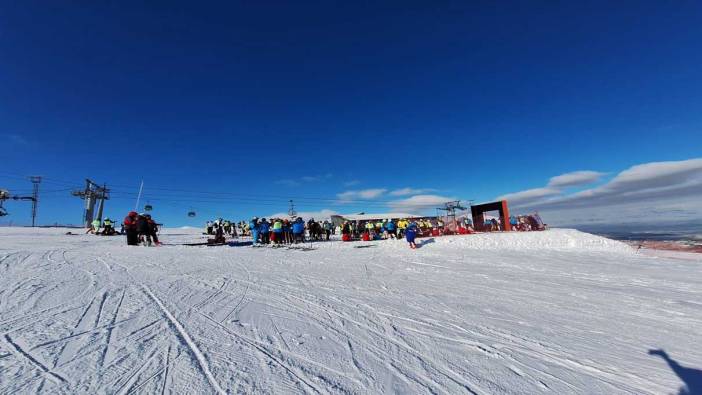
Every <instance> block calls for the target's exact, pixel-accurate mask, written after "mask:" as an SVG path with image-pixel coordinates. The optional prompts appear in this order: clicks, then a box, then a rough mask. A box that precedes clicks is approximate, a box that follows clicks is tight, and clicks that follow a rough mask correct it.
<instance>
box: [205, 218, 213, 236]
mask: <svg viewBox="0 0 702 395" xmlns="http://www.w3.org/2000/svg"><path fill="white" fill-rule="evenodd" d="M205 234H206V235H211V234H212V221H207V224H206V225H205Z"/></svg>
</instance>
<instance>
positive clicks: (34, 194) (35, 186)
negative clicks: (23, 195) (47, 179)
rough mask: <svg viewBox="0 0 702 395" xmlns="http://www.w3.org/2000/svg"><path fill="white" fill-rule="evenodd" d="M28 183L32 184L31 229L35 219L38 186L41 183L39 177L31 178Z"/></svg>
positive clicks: (37, 203)
mask: <svg viewBox="0 0 702 395" xmlns="http://www.w3.org/2000/svg"><path fill="white" fill-rule="evenodd" d="M29 181H31V182H32V184H33V185H32V228H33V227H34V225H35V222H36V219H37V206H38V205H39V184H40V183H41V177H40V176H31V177H29Z"/></svg>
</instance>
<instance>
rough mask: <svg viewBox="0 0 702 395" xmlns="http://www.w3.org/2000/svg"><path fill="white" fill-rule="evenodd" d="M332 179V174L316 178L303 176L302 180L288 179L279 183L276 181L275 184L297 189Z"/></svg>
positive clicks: (316, 176)
mask: <svg viewBox="0 0 702 395" xmlns="http://www.w3.org/2000/svg"><path fill="white" fill-rule="evenodd" d="M332 177H333V175H332V174H331V173H326V174H320V175H315V176H302V177H300V178H286V179H283V180H277V181H275V183H276V184H278V185H285V186H289V187H297V186H300V185H302V184H303V183H310V182H320V181H324V180H328V179H330V178H332Z"/></svg>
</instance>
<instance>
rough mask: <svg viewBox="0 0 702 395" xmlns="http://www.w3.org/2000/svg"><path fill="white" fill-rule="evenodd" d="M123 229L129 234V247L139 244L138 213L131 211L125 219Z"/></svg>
mask: <svg viewBox="0 0 702 395" xmlns="http://www.w3.org/2000/svg"><path fill="white" fill-rule="evenodd" d="M123 227H124V231H125V233H127V245H130V246H135V245H138V244H139V236H138V233H137V213H136V212H135V211H130V212H129V214H127V216H126V217H125V218H124V222H123Z"/></svg>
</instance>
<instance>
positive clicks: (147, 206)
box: [144, 204, 154, 211]
mask: <svg viewBox="0 0 702 395" xmlns="http://www.w3.org/2000/svg"><path fill="white" fill-rule="evenodd" d="M153 209H154V207H153V206H152V205H150V204H146V205H145V206H144V211H151V210H153Z"/></svg>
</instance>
